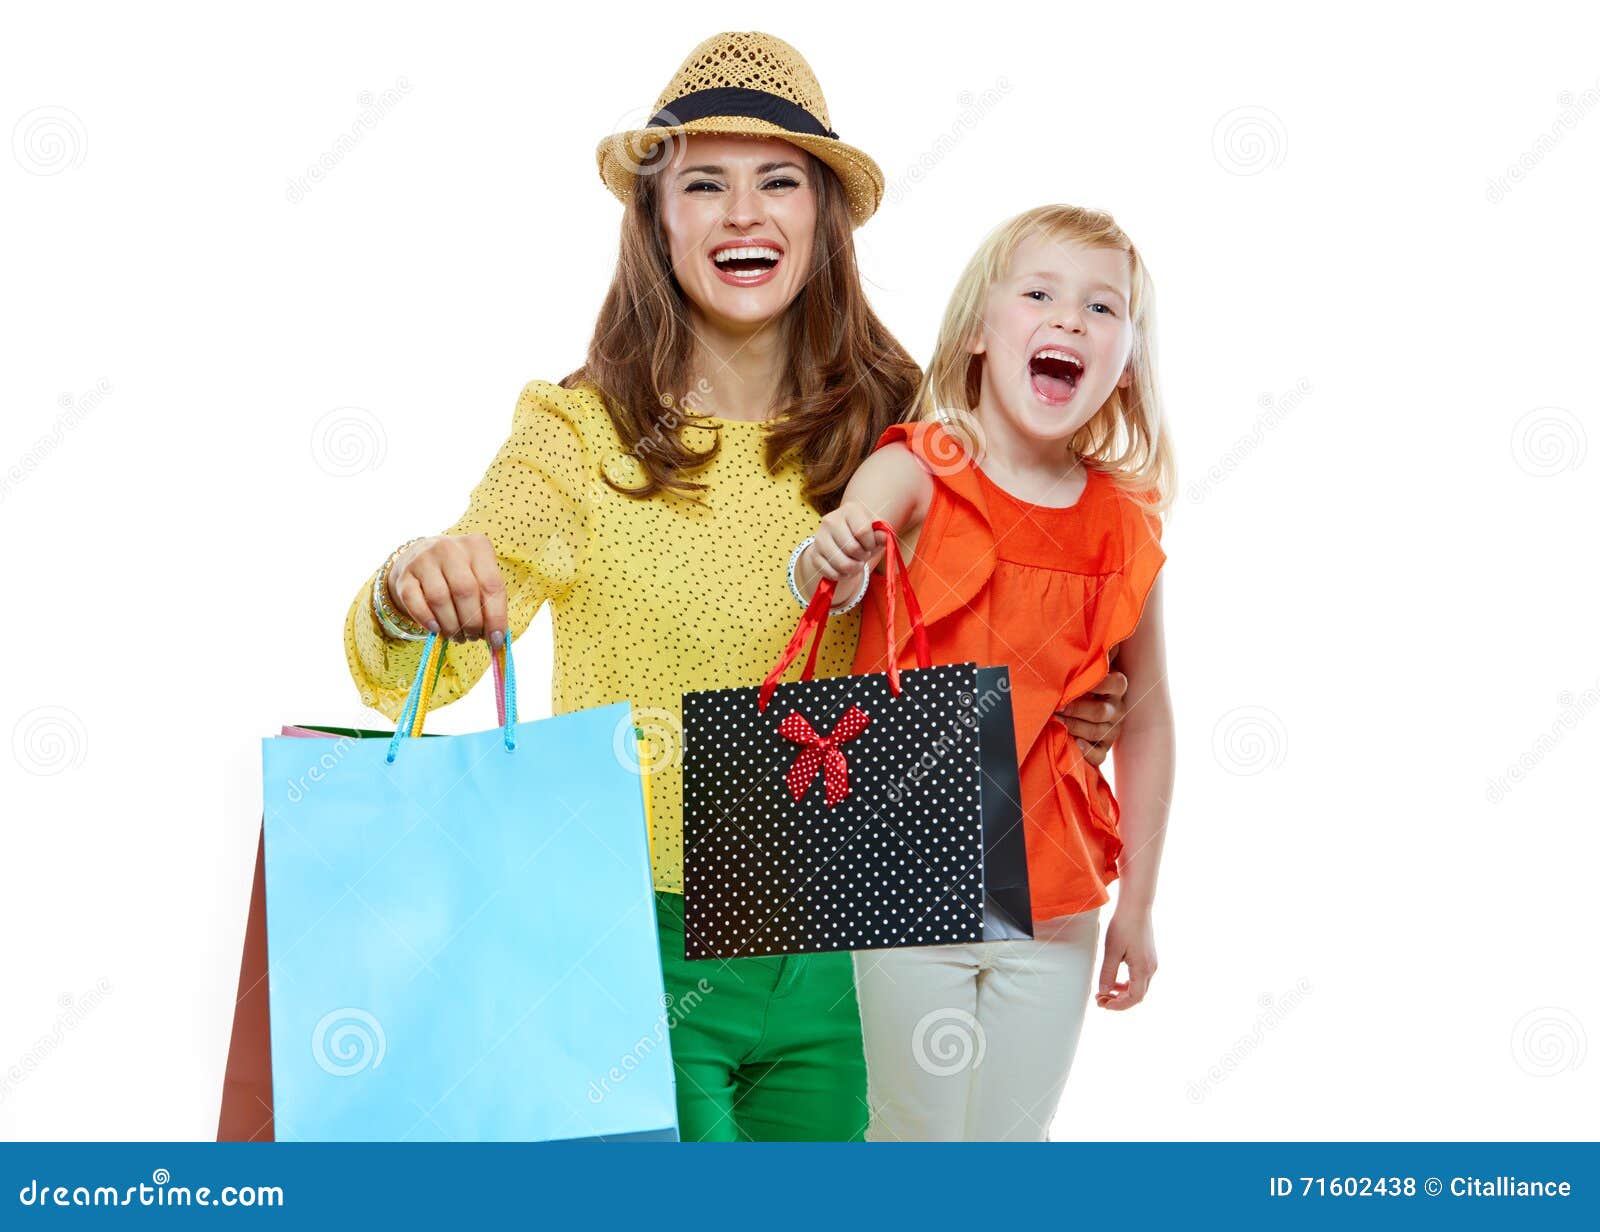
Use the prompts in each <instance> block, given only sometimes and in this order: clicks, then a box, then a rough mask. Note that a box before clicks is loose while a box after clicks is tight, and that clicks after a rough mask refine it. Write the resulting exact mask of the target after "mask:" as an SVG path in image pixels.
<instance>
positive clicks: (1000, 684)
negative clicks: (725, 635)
mask: <svg viewBox="0 0 1600 1232" xmlns="http://www.w3.org/2000/svg"><path fill="white" fill-rule="evenodd" d="M874 525H875V526H876V527H877V528H878V529H879V530H883V531H885V532H886V537H887V540H888V549H887V553H886V557H885V564H884V584H885V586H886V587H887V591H886V596H885V597H886V600H887V618H888V619H887V624H888V630H887V636H889V637H890V639H891V640H890V654H889V670H888V671H886V672H877V673H869V674H862V675H852V676H838V677H834V678H831V679H823V680H817V679H815V678H814V676H813V672H814V670H815V667H816V659H817V650H818V646H819V645H820V643H821V641H822V634H823V629H824V627H825V625H826V623H827V619H828V608H829V605H830V604H831V603H832V601H833V585H832V583H831V582H829V581H826V580H824V581H823V582H822V583H821V584H820V585H819V586H818V587H817V592H816V594H815V595H814V596H813V597H812V600H811V604H810V606H809V607H808V608H807V609H806V612H805V615H804V616H802V617H801V619H800V623H799V625H798V627H797V628H796V629H795V632H794V636H793V637H791V638H790V640H789V644H788V645H787V646H786V647H785V649H784V652H783V654H782V656H781V657H780V659H779V661H778V663H777V665H776V666H775V667H774V668H773V669H772V672H771V673H770V674H769V675H768V677H767V679H766V681H765V682H764V683H763V684H761V685H760V686H758V687H748V688H737V689H711V690H701V691H697V692H690V693H685V694H684V697H683V723H684V777H683V811H684V943H685V956H686V957H687V958H690V959H695V958H738V957H744V956H750V955H758V954H798V953H812V952H828V951H840V950H870V949H882V948H886V947H892V946H921V945H940V944H954V943H961V942H973V941H991V940H1001V939H1004V938H1016V937H1031V936H1032V935H1033V918H1032V911H1031V907H1030V899H1029V893H1028V871H1027V852H1026V846H1025V841H1024V837H1023V830H1022V806H1021V791H1020V788H1019V784H1018V773H1017V750H1016V739H1015V735H1014V732H1013V724H1012V712H1011V694H1010V676H1009V672H1008V670H1007V669H1006V668H1005V667H984V666H980V665H978V664H976V663H951V664H941V665H939V666H934V665H933V664H932V663H931V660H930V655H929V650H928V639H927V633H926V630H925V629H924V628H923V624H922V612H921V607H920V606H919V605H918V603H917V601H916V596H915V595H914V594H913V593H912V591H911V588H910V585H909V583H908V580H907V570H906V567H905V564H904V562H903V560H902V559H901V558H900V555H899V551H898V547H897V545H896V541H895V536H894V532H893V531H892V530H890V529H889V527H888V526H887V524H885V523H883V522H877V523H874ZM897 602H904V604H905V607H906V611H907V614H908V616H909V618H910V623H911V629H912V640H913V643H914V645H915V648H916V654H917V664H918V666H917V667H915V668H910V669H906V670H901V669H900V668H899V666H898V664H897V663H896V661H895V655H894V646H893V630H894V627H895V611H896V605H897ZM873 635H874V633H873V631H869V630H866V629H863V630H862V636H863V637H869V636H873ZM808 638H810V641H811V647H810V653H809V654H808V655H807V658H806V662H805V666H804V668H803V670H802V672H801V675H800V678H799V679H798V680H795V681H788V682H780V680H779V678H780V677H781V676H782V675H783V673H784V672H785V671H786V670H787V669H788V668H789V666H790V664H792V663H793V662H794V661H795V660H796V658H797V657H798V656H799V654H800V651H801V649H802V648H803V647H804V645H805V643H806V640H807V639H808Z"/></svg>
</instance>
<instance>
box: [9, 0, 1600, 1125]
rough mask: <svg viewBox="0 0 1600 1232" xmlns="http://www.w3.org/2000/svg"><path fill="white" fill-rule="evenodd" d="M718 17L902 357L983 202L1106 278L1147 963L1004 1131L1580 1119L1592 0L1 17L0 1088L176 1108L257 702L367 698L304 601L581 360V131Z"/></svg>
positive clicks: (463, 713)
mask: <svg viewBox="0 0 1600 1232" xmlns="http://www.w3.org/2000/svg"><path fill="white" fill-rule="evenodd" d="M724 28H728V29H750V28H757V29H764V30H767V31H770V32H772V33H774V34H777V35H779V36H780V37H782V38H785V39H787V40H788V41H790V42H791V43H793V44H794V45H795V46H796V47H798V48H799V49H800V51H801V52H802V53H803V54H805V55H806V56H807V58H808V59H809V60H810V61H811V63H812V65H813V66H814V68H815V69H816V71H817V73H818V75H819V77H820V78H821V80H822V83H823V86H824V89H825V91H826V94H827V99H828V103H829V105H830V108H831V111H832V120H833V126H834V127H835V128H836V129H837V130H838V131H839V132H840V133H841V134H842V135H843V136H844V137H845V138H846V139H847V140H850V141H852V142H854V143H856V144H858V145H859V146H861V147H862V148H864V149H865V150H867V151H869V152H870V153H872V154H873V155H874V156H875V157H876V158H877V159H878V161H879V162H880V163H881V165H882V166H883V169H884V172H885V174H886V176H887V178H888V180H889V182H890V184H891V185H892V186H898V188H899V191H898V192H896V193H895V194H894V195H893V196H891V198H890V199H889V200H887V201H886V202H885V204H884V207H883V208H882V210H881V211H880V213H879V214H878V216H877V217H875V218H874V219H873V220H872V221H871V223H870V224H868V225H867V226H866V228H865V229H863V230H862V231H860V232H858V234H857V243H858V246H859V252H860V258H861V263H862V267H863V270H864V273H865V276H866V278H867V280H868V286H869V290H870V293H871V296H872V299H873V302H874V303H875V305H876V306H877V308H878V310H879V312H880V313H881V314H882V315H883V316H884V318H885V319H886V321H887V322H888V324H889V326H890V328H891V329H892V330H893V331H894V332H895V333H896V335H897V336H898V337H899V338H900V339H901V340H902V341H903V342H904V343H905V345H906V346H907V347H908V348H909V349H910V350H911V351H912V353H913V354H914V355H915V356H916V357H917V358H918V359H919V361H925V360H926V358H927V356H928V353H929V349H930V347H931V343H932V340H933V335H934V330H935V325H936V322H937V318H938V316H939V313H940V312H941V310H942V308H943V305H944V302H945V298H946V296H947V294H948V292H949V289H950V287H951V285H952V283H953V280H954V277H955V275H956V273H957V271H958V269H959V267H960V266H961V264H962V263H963V262H964V261H965V259H966V258H967V256H968V255H969V254H970V252H971V251H972V249H973V248H974V247H975V245H976V244H977V242H978V241H979V239H980V238H981V237H982V235H983V234H984V232H985V231H986V230H987V229H988V228H989V227H990V226H992V225H993V224H995V223H996V222H998V221H1000V220H1001V219H1002V218H1004V217H1006V216H1008V215H1010V214H1011V213H1014V212H1016V211H1018V210H1021V209H1024V208H1027V207H1030V206H1033V205H1036V204H1040V203H1044V202H1047V201H1071V202H1076V203H1082V204H1090V205H1097V206H1101V207H1105V208H1108V209H1110V210H1111V211H1113V212H1114V213H1115V215H1116V216H1117V218H1118V219H1119V221H1121V222H1122V224H1123V225H1124V226H1125V227H1126V229H1127V230H1128V231H1129V232H1130V233H1131V234H1132V236H1133V237H1134V239H1135V241H1136V242H1137V243H1138V244H1139V245H1140V246H1141V248H1142V249H1143V251H1144V252H1145V254H1146V256H1147V258H1148V261H1149V263H1150V265H1151V268H1152V270H1153V272H1154V276H1155V279H1156V284H1157V288H1158V292H1159V302H1160V346H1161V367H1162V375H1163V382H1164V388H1165V393H1166V397H1167V403H1168V407H1169V415H1170V424H1171V429H1172V431H1173V433H1174V434H1175V439H1176V441H1177V445H1178V452H1179V458H1180V465H1181V468H1182V473H1181V481H1182V488H1183V495H1182V497H1181V498H1180V500H1179V502H1178V505H1177V508H1176V510H1175V512H1174V514H1173V516H1172V517H1171V519H1170V521H1169V524H1168V529H1167V535H1166V546H1167V549H1168V552H1169V555H1170V562H1169V564H1168V566H1167V587H1168V624H1169V653H1170V658H1171V664H1172V671H1171V679H1172V688H1173V693H1174V697H1175V702H1176V706H1177V715H1178V738H1179V750H1180V756H1179V772H1178V793H1177V799H1176V802H1175V805H1174V808H1173V812H1172V818H1171V825H1170V833H1169V838H1168V842H1167V848H1166V858H1165V861H1164V865H1163V869H1162V878H1161V888H1160V893H1159V896H1158V903H1157V938H1158V946H1159V956H1160V971H1159V973H1158V974H1157V976H1156V979H1155V982H1154V985H1153V987H1152V990H1151V995H1150V998H1149V1000H1148V1001H1147V1002H1146V1003H1145V1004H1144V1005H1142V1006H1140V1007H1138V1008H1137V1009H1135V1010H1133V1011H1132V1012H1129V1013H1126V1014H1112V1013H1108V1012H1104V1011H1100V1010H1096V1009H1094V1008H1092V1007H1091V1009H1090V1011H1089V1020H1088V1025H1087V1028H1086V1031H1085V1034H1084V1038H1083V1042H1082V1046H1081V1049H1080V1051H1079V1054H1078V1060H1077V1064H1076V1068H1075V1070H1074V1072H1073V1075H1072V1078H1071V1080H1070V1082H1069V1084H1068V1088H1067V1094H1066V1098H1065V1100H1064V1102H1063V1106H1062V1110H1061V1114H1060V1117H1059V1119H1058V1121H1057V1124H1056V1126H1055V1133H1056V1135H1057V1136H1058V1137H1062V1138H1069V1139H1073V1138H1077V1139H1119V1138H1126V1139H1146V1138H1148V1139H1170V1138H1176V1139H1190V1138H1194V1139H1211V1138H1215V1139H1232V1138H1248V1139H1261V1138H1265V1139H1280V1138H1307V1139H1343V1138H1355V1139H1360V1138H1380V1139H1381V1138H1398V1139H1425V1138H1447V1139H1454V1138H1461V1139H1470V1138H1514V1139H1526V1138H1575V1137H1592V1136H1593V1133H1594V1130H1595V1122H1594V1109H1595V1107H1596V1106H1600V1101H1597V1098H1596V1096H1597V1088H1596V1076H1597V1073H1600V1064H1597V1062H1596V1059H1595V1058H1593V1057H1589V1056H1587V1050H1588V1048H1589V1036H1590V1034H1591V1033H1594V1032H1596V1031H1597V1030H1600V998H1597V981H1596V963H1595V961H1594V943H1595V938H1596V930H1595V918H1594V907H1593V903H1594V888H1593V887H1594V878H1595V868H1596V856H1597V853H1600V843H1597V841H1596V838H1595V830H1596V823H1597V821H1600V805H1597V798H1600V796H1597V793H1596V790H1595V778H1594V765H1595V761H1596V757H1597V754H1600V713H1597V711H1600V644H1597V638H1596V636H1595V628H1596V604H1597V600H1600V583H1597V581H1596V576H1595V562H1596V553H1595V545H1594V539H1595V531H1596V530H1597V529H1600V420H1597V415H1600V379H1597V377H1596V374H1595V362H1594V355H1595V338H1596V336H1597V334H1600V329H1597V327H1600V310H1597V306H1596V305H1597V295H1596V286H1597V282H1596V273H1597V262H1596V257H1597V253H1600V240H1597V238H1596V236H1597V234H1600V231H1597V229H1596V227H1595V226H1594V218H1595V215H1596V204H1597V201H1596V197H1597V191H1596V190H1597V188H1600V174H1597V168H1600V99H1597V95H1596V92H1597V91H1600V58H1597V56H1596V54H1595V52H1596V48H1597V47H1600V12H1597V11H1596V10H1595V9H1594V8H1593V6H1591V5H1582V4H1571V5H1565V6H1549V5H1540V4H1532V3H1522V4H1518V5H1516V6H1514V8H1513V9H1512V10H1507V9H1506V8H1505V6H1503V5H1493V6H1489V5H1484V6H1478V7H1470V6H1464V5H1448V6H1446V5H1440V6H1426V7H1425V6H1416V7H1415V8H1412V7H1410V6H1400V5H1395V4H1383V5H1342V6H1339V7H1338V8H1337V9H1336V10H1327V11H1326V12H1325V13H1319V14H1318V15H1317V16H1316V18H1315V19H1312V18H1311V17H1309V16H1308V15H1306V14H1304V13H1302V12H1298V11H1291V10H1286V9H1284V8H1283V6H1281V5H1266V4H1264V5H1250V6H1245V5H1220V4H1208V5H1203V6H1201V5H1171V6H1160V7H1144V6H1140V7H1137V8H1135V7H1134V6H1128V5H1117V6H1101V5H1062V6H1039V5H1031V4H1030V5H1021V4H1002V3H989V4H985V5H981V6H977V7H965V6H963V7H960V8H957V7H952V8H951V9H950V10H949V11H948V12H947V13H946V12H943V11H941V10H936V9H932V8H924V9H915V10H906V9H904V8H898V9H897V8H895V7H893V6H881V7H879V8H874V7H870V6H866V5H861V4H848V5H844V4H832V3H821V2H819V3H813V4H809V5H805V6H793V7H789V6H784V7H778V6H774V5H756V6H754V7H752V6H751V5H749V4H741V5H722V4H704V5H697V6H694V8H693V10H692V15H690V10H687V9H675V10H664V9H662V8H661V7H660V6H659V5H653V6H646V5H639V4H617V3H611V4H605V5H556V6H537V7H536V6H533V5H526V6H506V7H504V8H491V7H481V6H466V5H456V6H448V7H446V8H440V7H439V6H433V5H430V6H412V5H397V4H393V3H386V4H382V5H379V4H364V5H340V6H329V5H325V4H317V5H310V4H278V5H272V6H260V7H258V8H256V9H255V10H254V12H253V15H250V14H245V13H243V12H239V11H224V10H222V9H219V8H217V7H216V6H207V5H193V6H189V7H184V8H179V7H176V6H161V7H159V8H158V7H146V6H135V7H129V6H120V5H109V4H108V5H101V6H91V5H81V4H62V5H51V6H27V7H12V8H11V9H9V10H8V14H7V18H6V29H5V31H4V36H3V37H0V122H3V125H4V128H5V129H6V130H8V131H10V133H11V136H12V150H11V152H10V153H9V154H4V153H0V194H3V195H0V201H3V212H4V226H3V228H0V252H3V283H4V286H5V293H4V299H3V308H0V311H3V314H4V317H3V321H0V347H3V350H4V355H5V362H4V364H3V365H0V382H3V398H4V404H3V405H4V414H3V416H0V478H3V480H4V484H5V487H4V493H3V499H0V548H3V551H0V558H3V562H4V572H3V578H4V585H3V591H0V594H3V596H4V600H3V604H0V610H3V611H4V618H5V633H6V653H5V665H4V670H3V673H0V681H3V683H0V737H3V738H4V740H5V743H4V744H0V792H3V814H0V954H3V967H0V1005H3V1011H0V1081H3V1083H4V1086H3V1087H0V1096H3V1098H0V1134H3V1135H4V1136H6V1137H17V1138H132V1139H162V1138H206V1137H210V1136H212V1135H213V1134H214V1132H215V1124H216V1114H217V1104H218V1097H219V1091H220V1083H221V1075H222V1068H223V1062H224V1058H225V1053H226V1047H227V1039H228V1030H229V1024H230V1014H231V1010H232V1005H231V1002H232V997H233V993H234V984H235V980H236V978H237V974H238V962H239V944H240V938H241V934H242V930H243V926H244V916H245V905H246V900H247V893H248V889H249V881H250V872H251V859H252V856H253V853H254V850H255V843H256V833H257V827H258V822H259V805H260V783H259V744H258V738H259V737H260V736H262V735H264V734H267V733H270V732H273V731H275V730H276V729H277V727H278V726H279V724H281V723H283V722H294V721H301V722H305V721H311V722H317V721H321V722H351V723H355V722H363V723H365V725H368V726H373V725H381V722H382V720H381V719H380V718H379V717H378V716H376V715H375V714H373V713H372V712H369V711H365V710H363V709H362V708H361V707H360V705H359V702H358V700H357V698H356V695H355V690H354V687H353V685H352V683H351V680H350V678H349V675H348V673H347V671H346V667H345V663H344V660H343V657H342V652H341V646H340V625H341V621H342V620H343V617H344V613H345V609H346V605H347V604H348V603H349V601H350V599H351V598H352V596H353V595H354V593H355V590H356V587H357V586H358V584H359V583H360V582H361V580H362V579H363V578H364V577H366V576H367V574H368V572H369V571H370V570H371V569H372V568H373V566H374V565H375V564H377V563H378V562H379V561H380V560H381V559H382V558H383V556H384V555H385V553H386V552H387V551H388V550H389V549H390V548H391V547H392V546H393V545H394V544H396V543H398V542H399V541H401V540H403V539H406V538H408V537H410V536H412V535H416V534H426V533H431V532H433V531H435V530H437V529H439V528H440V527H442V526H443V525H445V524H447V523H448V522H449V521H451V520H452V519H454V518H455V517H456V516H457V515H458V514H459V513H460V512H461V510H462V509H463V508H464V506H465V502H466V498H467V494H468V492H469V490H470V488H471V486H472V484H473V483H474V482H475V481H476V480H477V479H478V478H479V476H480V475H481V474H482V472H483V470H484V468H485V466H486V465H487V463H488V461H489V459H490V458H491V457H492V456H493V454H494V451H495V450H496V448H497V447H498V446H499V444H500V443H501V441H502V440H503V438H504V436H505V433H506V431H507V429H508V428H509V426H510V421H511V410H512V406H513V404H514V402H515V400H516V397H517V393H518V391H519V390H520V389H521V387H522V385H523V383H524V382H525V381H527V380H529V379H532V378H535V377H538V378H544V379H547V380H556V379H559V378H560V377H561V376H563V375H565V374H566V373H567V372H569V371H570V370H571V369H573V368H574V367H576V366H577V365H578V363H579V362H580V361H581V358H582V355H583V351H584V348H585V344H586V342H587V340H588V335H589V330H590V328H591V325H592V323H593V319H594V314H595V312H596V310H597V309H598V307H599V304H600V300H601V297H602V295H603V293H604V291H605V288H606V285H607V280H608V276H609V273H610V270H611V268H612V265H613V262H614V259H615V251H616V230H617V221H618V218H619V217H620V213H621V207H620V206H619V205H618V204H617V202H616V201H614V200H613V199H612V198H611V197H610V195H609V194H607V193H606V191H605V190H604V188H603V187H602V185H601V184H600V182H599V180H598V178H597V175H596V172H595V164H594V154H593V151H594V146H595V144H596V142H597V141H598V140H599V138H600V137H601V136H602V135H604V134H606V133H608V132H611V131H613V130H614V129H617V128H619V127H624V126H632V125H635V124H637V123H639V122H640V121H642V120H643V119H644V118H645V116H646V115H647V114H648V112H647V109H648V107H649V105H650V104H651V102H652V101H653V100H654V98H655V96H656V94H657V93H658V91H659V90H660V89H661V88H662V86H663V85H665V83H666V82H667V80H668V78H669V77H670V75H671V73H672V72H673V70H674V69H675V67H676V66H677V64H678V63H679V62H680V60H681V59H682V58H683V56H684V55H685V54H686V53H687V52H688V50H689V49H690V48H691V47H692V46H693V45H694V44H695V43H696V42H697V41H699V40H700V39H701V38H703V37H705V36H707V35H709V34H711V33H712V32H714V31H715V30H718V29H724ZM402 81H403V82H404V83H405V89H404V91H403V93H401V94H400V101H399V102H398V104H397V105H395V106H393V107H392V108H391V109H389V110H388V112H387V113H386V114H385V115H384V116H383V118H382V119H381V121H380V122H379V123H378V124H377V125H376V127H375V128H373V129H372V130H371V131H364V130H361V129H360V128H359V126H358V124H357V117H358V116H359V115H360V113H361V112H362V110H363V104H362V102H361V101H359V98H358V96H360V95H361V93H362V92H363V91H370V92H372V93H373V94H374V95H378V94H381V93H382V92H383V91H384V90H388V89H396V90H398V83H401V82H402ZM985 91H991V92H993V93H992V94H991V95H990V98H991V100H995V101H992V102H991V103H988V104H986V103H985V102H984V93H985ZM1586 92H1587V94H1586ZM351 131H357V132H361V134H362V137H361V140H360V141H359V143H357V144H356V145H355V146H354V148H352V149H350V150H349V151H348V152H347V153H345V154H344V155H343V156H342V157H341V158H339V159H338V160H337V162H336V165H335V166H334V168H333V169H332V170H331V171H330V172H329V173H327V174H326V175H325V176H324V178H323V179H322V180H321V181H320V182H317V183H314V184H312V185H311V187H310V188H309V190H301V191H300V192H299V194H298V199H295V196H296V194H295V191H294V190H293V188H292V187H291V185H292V183H293V182H294V181H296V180H297V179H299V178H300V177H303V176H304V175H305V174H306V169H307V168H308V167H310V166H311V165H313V164H315V163H316V162H317V161H318V159H319V157H321V156H322V155H324V154H325V153H327V152H328V151H330V150H331V149H333V148H334V145H335V142H336V141H338V140H339V138H340V135H341V134H346V133H350V132H351ZM1512 167H1516V168H1518V170H1517V176H1518V178H1516V179H1509V178H1507V177H1508V169H1510V168H1512ZM913 169H916V177H915V178H912V172H913ZM19 476H20V478H19ZM708 634H712V635H714V630H713V631H708ZM519 651H520V653H519V663H520V665H521V669H522V675H523V676H524V691H525V694H526V701H527V704H526V707H525V710H524V714H525V717H538V716H539V715H542V714H544V713H547V712H548V703H549V694H548V680H549V653H550V652H549V626H548V616H547V614H541V616H540V618H539V621H538V622H537V624H536V625H535V627H534V628H533V629H532V630H531V631H530V634H529V636H528V637H527V639H526V642H525V643H524V644H522V645H521V646H519ZM492 715H493V703H492V699H491V697H490V695H489V690H488V689H487V688H485V689H482V690H479V691H478V693H476V694H474V695H473V696H472V697H470V698H468V699H466V700H464V701H462V702H461V703H459V704H457V705H454V706H451V707H449V708H447V709H446V710H444V711H442V712H441V713H440V714H439V715H438V718H437V720H436V724H435V729H436V730H440V731H447V732H451V731H466V730H475V729H478V728H482V727H485V726H489V725H491V724H492V722H493V718H492ZM1495 784H1499V785H1498V786H1496V785H1495ZM97 987H103V988H105V989H108V990H109V991H107V992H96V991H95V990H96V988H97ZM86 1001H87V1002H91V1003H93V1008H92V1009H91V1010H90V1011H89V1012H87V1013H80V1012H77V1010H76V1009H75V1008H74V1007H75V1006H82V1005H83V1004H85V1002H86ZM1585 1113H1587V1115H1585Z"/></svg>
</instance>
